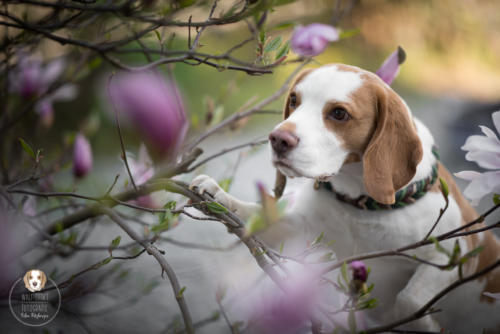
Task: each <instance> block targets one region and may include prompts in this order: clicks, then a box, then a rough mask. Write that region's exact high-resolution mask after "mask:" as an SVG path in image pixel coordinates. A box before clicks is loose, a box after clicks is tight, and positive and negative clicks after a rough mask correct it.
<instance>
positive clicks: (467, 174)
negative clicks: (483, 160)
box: [454, 170, 481, 181]
mask: <svg viewBox="0 0 500 334" xmlns="http://www.w3.org/2000/svg"><path fill="white" fill-rule="evenodd" d="M454 175H455V176H456V177H458V178H460V179H464V180H467V181H472V180H475V179H477V178H478V177H480V176H481V173H479V172H475V171H472V170H465V171H462V172H458V173H455V174H454Z"/></svg>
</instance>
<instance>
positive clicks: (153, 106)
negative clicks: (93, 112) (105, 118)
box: [109, 72, 189, 155]
mask: <svg viewBox="0 0 500 334" xmlns="http://www.w3.org/2000/svg"><path fill="white" fill-rule="evenodd" d="M109 94H110V98H111V100H112V102H113V104H114V105H115V107H116V108H117V110H118V111H119V112H123V113H125V114H126V115H127V116H128V117H129V118H130V119H131V120H132V122H133V124H134V125H135V126H137V128H138V130H139V131H140V132H141V134H142V135H143V137H144V138H146V140H147V141H148V142H149V143H150V144H152V145H153V146H154V147H155V148H156V149H157V150H158V151H159V152H160V153H163V154H166V155H169V154H172V153H175V152H176V151H177V150H178V149H179V147H180V145H181V144H182V142H183V141H184V137H185V136H186V133H187V130H188V127H189V123H188V121H187V118H186V113H185V111H184V106H183V103H182V99H181V97H180V94H179V91H178V89H177V86H176V84H175V83H174V82H171V81H170V82H169V81H165V80H164V79H163V77H161V76H160V75H159V74H158V73H152V72H134V73H121V74H118V75H117V76H116V78H114V79H113V81H112V82H111V84H110V89H109Z"/></svg>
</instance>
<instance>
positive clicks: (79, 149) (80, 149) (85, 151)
mask: <svg viewBox="0 0 500 334" xmlns="http://www.w3.org/2000/svg"><path fill="white" fill-rule="evenodd" d="M91 169H92V148H91V146H90V143H89V141H88V140H87V138H85V136H84V135H83V134H81V133H79V134H78V135H77V136H76V138H75V144H74V147H73V174H74V175H75V176H76V177H78V178H80V177H84V176H85V175H87V173H88V172H89V171H90V170H91Z"/></svg>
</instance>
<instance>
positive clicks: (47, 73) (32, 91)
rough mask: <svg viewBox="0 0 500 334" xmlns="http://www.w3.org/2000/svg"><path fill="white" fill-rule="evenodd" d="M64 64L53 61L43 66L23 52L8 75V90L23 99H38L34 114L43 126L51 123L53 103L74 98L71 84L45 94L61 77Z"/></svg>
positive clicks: (63, 62) (74, 92) (74, 94)
mask: <svg viewBox="0 0 500 334" xmlns="http://www.w3.org/2000/svg"><path fill="white" fill-rule="evenodd" d="M65 66H66V62H65V61H64V60H63V59H61V58H58V59H55V60H52V61H50V62H48V63H47V64H43V63H42V62H41V61H40V60H39V59H37V58H34V57H30V56H28V55H27V54H25V53H24V52H20V53H19V61H18V63H17V65H16V66H15V67H14V68H13V69H12V71H11V73H10V74H9V85H10V90H11V91H12V92H14V93H17V94H19V95H20V96H22V97H23V98H38V97H41V98H40V100H39V101H37V103H36V104H35V112H37V113H38V114H39V115H40V118H41V119H42V123H43V124H44V125H47V126H48V125H50V124H52V121H53V117H54V116H53V114H54V108H53V106H52V104H53V103H54V102H55V101H67V100H71V99H73V98H74V97H75V96H76V93H77V90H76V87H75V86H74V85H72V84H64V85H62V86H61V87H59V88H57V89H55V90H54V91H53V92H51V93H49V94H47V92H48V90H49V88H50V87H51V86H52V85H53V84H54V82H56V80H57V79H58V78H59V77H60V76H61V74H62V73H63V71H64V68H65ZM42 96H43V97H42Z"/></svg>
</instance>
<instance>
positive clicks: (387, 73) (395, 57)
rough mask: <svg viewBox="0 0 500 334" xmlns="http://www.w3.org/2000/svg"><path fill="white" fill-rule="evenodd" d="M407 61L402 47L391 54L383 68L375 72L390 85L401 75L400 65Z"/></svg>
mask: <svg viewBox="0 0 500 334" xmlns="http://www.w3.org/2000/svg"><path fill="white" fill-rule="evenodd" d="M405 60H406V53H405V51H404V50H403V48H402V47H400V46H398V49H397V50H396V51H394V52H393V53H391V55H390V56H389V57H388V58H387V59H386V60H385V61H384V63H383V64H382V66H380V68H379V69H378V70H377V72H375V74H377V75H378V76H379V77H380V78H381V79H382V80H384V82H385V83H386V84H388V85H390V84H391V83H392V81H394V79H395V78H396V76H397V75H398V73H399V65H401V64H402V63H404V61H405Z"/></svg>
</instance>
